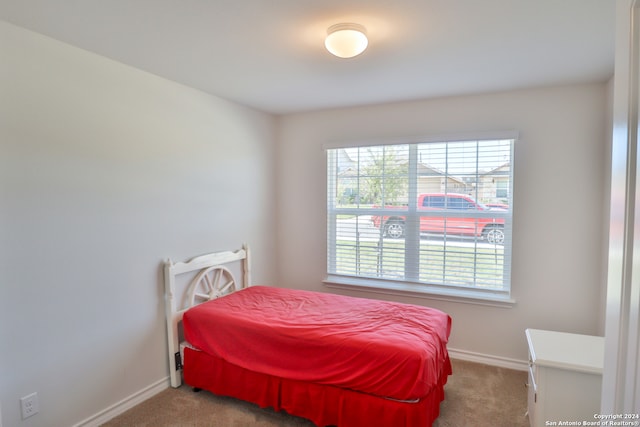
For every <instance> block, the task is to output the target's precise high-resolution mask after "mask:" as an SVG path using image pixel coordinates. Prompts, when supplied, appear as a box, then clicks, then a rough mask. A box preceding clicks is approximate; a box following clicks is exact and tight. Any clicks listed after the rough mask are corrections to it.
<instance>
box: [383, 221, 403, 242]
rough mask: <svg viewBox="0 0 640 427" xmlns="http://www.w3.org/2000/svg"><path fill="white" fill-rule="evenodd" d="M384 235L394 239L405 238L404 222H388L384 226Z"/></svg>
mask: <svg viewBox="0 0 640 427" xmlns="http://www.w3.org/2000/svg"><path fill="white" fill-rule="evenodd" d="M384 235H385V236H387V237H390V238H392V239H399V238H401V237H402V236H404V222H402V221H397V220H394V221H387V224H386V225H385V226H384Z"/></svg>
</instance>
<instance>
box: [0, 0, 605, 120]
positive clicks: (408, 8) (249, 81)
mask: <svg viewBox="0 0 640 427" xmlns="http://www.w3.org/2000/svg"><path fill="white" fill-rule="evenodd" d="M615 3H616V2H615V1H609V0H560V1H559V0H393V1H391V0H55V1H51V0H0V19H3V20H6V21H9V22H11V23H14V24H16V25H19V26H22V27H25V28H28V29H31V30H33V31H36V32H39V33H42V34H45V35H48V36H50V37H52V38H55V39H58V40H61V41H64V42H66V43H69V44H71V45H74V46H77V47H80V48H82V49H86V50H88V51H92V52H95V53H98V54H100V55H103V56H106V57H108V58H112V59H114V60H116V61H120V62H122V63H125V64H128V65H131V66H134V67H136V68H139V69H142V70H145V71H148V72H150V73H153V74H156V75H158V76H162V77H165V78H167V79H170V80H173V81H176V82H180V83H182V84H185V85H188V86H191V87H194V88H197V89H200V90H203V91H205V92H209V93H211V94H214V95H217V96H220V97H223V98H226V99H229V100H233V101H235V102H238V103H240V104H244V105H247V106H250V107H253V108H256V109H259V110H262V111H266V112H270V113H274V114H287V113H294V112H299V111H308V110H316V109H326V108H336V107H345V106H357V105H366V104H378V103H385V102H395V101H405V100H414V99H423V98H432V97H441V96H452V95H460V94H472V93H482V92H494V91H504V90H512V89H517V88H526V87H536V86H547V85H558V84H568V83H583V82H602V81H606V80H607V79H608V78H610V77H611V76H612V75H613V62H614V33H615V28H614V26H615ZM340 22H356V23H359V24H362V25H364V26H365V27H366V28H367V32H368V35H369V48H368V49H367V50H366V51H365V52H364V53H363V54H361V55H360V56H357V57H355V58H352V59H339V58H335V57H333V56H331V55H330V54H329V53H328V52H327V51H326V50H325V48H324V37H325V35H326V30H327V28H328V27H329V26H331V25H332V24H335V23H340Z"/></svg>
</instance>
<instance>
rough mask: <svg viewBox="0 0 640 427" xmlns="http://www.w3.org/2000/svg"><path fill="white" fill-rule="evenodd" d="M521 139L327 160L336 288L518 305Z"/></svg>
mask: <svg viewBox="0 0 640 427" xmlns="http://www.w3.org/2000/svg"><path fill="white" fill-rule="evenodd" d="M514 143H515V137H513V136H512V135H510V137H508V138H504V137H503V138H497V139H496V138H491V139H481V140H477V139H473V140H469V139H462V140H457V141H428V142H420V143H407V144H395V145H359V146H352V147H340V148H330V149H328V150H327V166H328V174H327V176H328V180H327V231H328V236H327V243H328V244H327V266H328V267H327V270H328V271H327V272H328V277H327V283H331V284H337V285H339V286H340V285H347V286H365V287H370V288H377V289H382V290H386V291H394V292H395V291H400V292H412V293H428V294H433V295H441V296H458V297H463V298H472V299H482V300H495V301H509V299H510V276H511V230H512V225H511V224H512V208H511V206H512V203H511V202H512V195H513V188H512V187H513V186H512V182H513V161H512V160H513V150H514Z"/></svg>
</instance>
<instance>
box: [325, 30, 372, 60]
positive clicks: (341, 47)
mask: <svg viewBox="0 0 640 427" xmlns="http://www.w3.org/2000/svg"><path fill="white" fill-rule="evenodd" d="M368 44H369V41H368V40H367V36H366V30H365V28H364V27H363V26H362V25H359V24H352V23H343V24H335V25H332V26H330V27H329V29H328V30H327V38H326V39H325V41H324V45H325V47H326V48H327V50H328V51H329V52H331V53H332V54H333V55H335V56H337V57H339V58H353V57H354V56H357V55H360V54H361V53H362V52H364V50H365V49H366V48H367V45H368Z"/></svg>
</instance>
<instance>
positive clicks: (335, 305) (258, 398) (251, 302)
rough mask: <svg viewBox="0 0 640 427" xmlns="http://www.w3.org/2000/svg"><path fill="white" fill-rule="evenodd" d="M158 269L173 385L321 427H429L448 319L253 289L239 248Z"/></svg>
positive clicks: (373, 303)
mask: <svg viewBox="0 0 640 427" xmlns="http://www.w3.org/2000/svg"><path fill="white" fill-rule="evenodd" d="M231 266H233V268H235V269H236V271H234V270H232V267H231ZM164 272H165V292H166V307H167V330H168V341H169V346H168V348H169V351H168V356H169V365H170V377H171V385H172V386H173V387H179V386H180V385H181V384H182V380H183V378H184V382H185V383H186V384H188V385H189V386H191V387H194V388H197V389H204V390H208V391H210V392H212V393H214V394H218V395H224V396H231V397H234V398H238V399H241V400H245V401H248V402H253V403H255V404H257V405H259V406H261V407H265V408H266V407H271V408H273V409H274V410H276V411H283V410H284V411H286V412H287V413H289V414H292V415H296V416H300V417H303V418H307V419H309V420H311V421H312V422H313V423H315V424H316V425H318V426H340V427H365V426H366V427H369V426H373V425H375V426H389V427H401V426H406V427H428V426H431V425H432V423H433V421H434V420H435V419H436V418H437V417H438V415H439V408H440V402H441V401H442V400H443V399H444V385H445V384H446V382H447V377H448V376H449V375H450V374H451V363H450V360H449V355H448V352H447V347H446V345H447V341H448V338H449V334H450V331H451V318H450V317H449V316H448V315H447V314H445V313H443V312H441V311H439V310H436V309H432V308H428V307H422V306H417V305H410V304H401V303H395V302H389V301H379V300H372V299H365V298H355V297H347V296H342V295H336V294H330V293H320V292H311V291H304V290H295V289H283V288H276V287H269V286H256V285H250V269H249V249H248V247H247V246H246V245H245V246H243V247H242V249H239V250H236V251H226V252H217V253H212V254H208V255H204V256H200V257H196V258H194V259H191V260H189V261H186V262H178V263H174V262H172V261H171V260H168V261H166V262H165V266H164ZM236 274H239V276H240V277H241V279H240V281H237V280H236ZM184 276H187V277H188V279H184ZM179 279H182V280H183V281H184V282H185V283H184V284H182V288H180V286H179ZM181 371H182V375H181Z"/></svg>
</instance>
